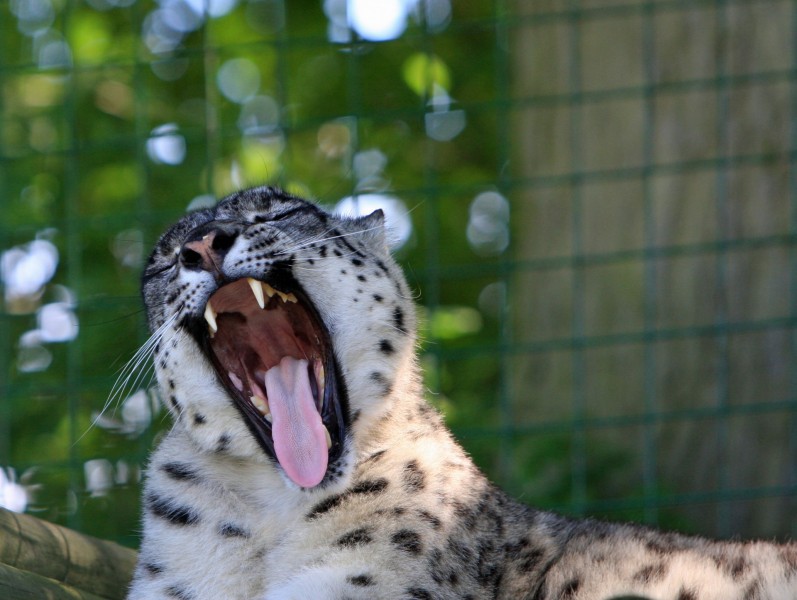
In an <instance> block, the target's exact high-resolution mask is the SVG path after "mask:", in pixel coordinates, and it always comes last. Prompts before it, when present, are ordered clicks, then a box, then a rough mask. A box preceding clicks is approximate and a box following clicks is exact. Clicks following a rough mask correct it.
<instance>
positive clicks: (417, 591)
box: [405, 587, 433, 600]
mask: <svg viewBox="0 0 797 600" xmlns="http://www.w3.org/2000/svg"><path fill="white" fill-rule="evenodd" d="M405 593H406V594H407V598H409V599H411V600H433V598H432V595H431V594H430V593H429V592H428V591H427V590H425V589H423V588H419V587H411V588H407V589H406V591H405Z"/></svg>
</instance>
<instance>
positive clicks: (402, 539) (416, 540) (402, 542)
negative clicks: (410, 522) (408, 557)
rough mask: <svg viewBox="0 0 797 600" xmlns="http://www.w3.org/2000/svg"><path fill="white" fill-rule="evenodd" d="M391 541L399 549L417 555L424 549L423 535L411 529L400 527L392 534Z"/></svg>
mask: <svg viewBox="0 0 797 600" xmlns="http://www.w3.org/2000/svg"><path fill="white" fill-rule="evenodd" d="M390 541H391V542H392V543H393V545H394V546H396V548H398V549H399V550H403V551H404V552H409V553H410V554H414V555H416V556H417V555H418V554H420V553H421V552H422V551H423V544H421V536H420V535H418V534H417V533H416V532H414V531H412V530H410V529H400V530H399V531H397V532H396V533H394V534H393V535H392V536H391V538H390Z"/></svg>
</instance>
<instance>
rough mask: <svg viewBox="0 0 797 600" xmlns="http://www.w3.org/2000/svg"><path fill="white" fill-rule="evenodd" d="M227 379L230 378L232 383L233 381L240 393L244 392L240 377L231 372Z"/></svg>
mask: <svg viewBox="0 0 797 600" xmlns="http://www.w3.org/2000/svg"><path fill="white" fill-rule="evenodd" d="M227 377H229V378H230V381H232V384H233V385H234V386H235V389H236V390H238V391H239V392H243V391H244V384H243V381H241V378H240V377H238V375H236V374H235V373H233V372H232V371H230V372H229V373H227Z"/></svg>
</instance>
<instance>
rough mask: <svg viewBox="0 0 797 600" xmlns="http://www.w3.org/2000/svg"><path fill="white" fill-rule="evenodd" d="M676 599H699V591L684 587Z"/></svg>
mask: <svg viewBox="0 0 797 600" xmlns="http://www.w3.org/2000/svg"><path fill="white" fill-rule="evenodd" d="M675 600H697V592H695V591H694V590H691V589H687V588H683V587H682V588H681V589H680V591H679V592H678V596H677V597H676V599H675Z"/></svg>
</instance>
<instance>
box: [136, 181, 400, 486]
mask: <svg viewBox="0 0 797 600" xmlns="http://www.w3.org/2000/svg"><path fill="white" fill-rule="evenodd" d="M142 287H143V296H144V302H145V305H146V309H147V315H148V319H149V325H150V328H151V330H152V332H153V340H154V341H155V344H154V348H155V350H154V358H155V369H156V373H157V378H158V383H159V386H160V388H161V391H162V393H163V396H164V399H165V400H166V401H167V402H166V403H167V405H168V407H169V409H170V411H171V412H172V414H173V415H174V417H175V420H176V426H177V427H182V428H184V429H185V431H186V432H187V433H188V435H190V436H191V438H192V440H193V441H194V442H195V443H196V445H197V446H198V447H199V448H200V449H201V451H205V452H217V453H223V454H226V455H231V456H236V457H239V458H247V459H255V460H261V461H268V462H270V463H271V464H273V465H274V467H275V468H276V469H277V470H278V471H279V472H281V473H282V474H283V476H284V479H285V481H286V482H287V485H295V486H298V487H300V488H305V489H310V488H315V487H316V486H324V485H326V484H328V483H330V482H332V481H335V480H336V479H338V478H340V477H341V476H342V475H344V474H345V472H346V471H347V470H348V468H349V465H350V464H351V457H352V454H353V452H354V447H355V446H356V444H357V438H358V436H362V435H365V434H366V432H367V431H368V429H369V427H370V426H371V425H372V424H373V423H374V422H375V421H376V420H378V419H379V418H380V417H381V416H382V415H384V414H385V412H386V411H387V410H388V409H389V407H390V405H391V403H392V402H393V397H394V396H395V393H394V392H395V386H396V383H397V380H398V379H400V378H401V377H402V373H403V372H404V371H411V370H412V369H411V368H410V365H411V363H412V362H413V360H414V359H413V345H414V323H415V317H414V312H413V307H412V303H411V302H410V300H409V293H408V289H407V284H406V281H405V279H404V277H403V275H402V273H401V271H400V270H399V268H398V267H397V266H396V264H395V262H394V261H393V259H392V258H391V256H390V254H389V251H388V249H387V245H386V243H385V233H384V227H383V216H382V213H381V211H376V212H375V213H373V214H371V215H369V216H366V217H362V218H343V217H339V216H333V215H331V214H329V213H327V212H325V211H323V210H322V209H321V208H319V207H318V206H316V205H315V204H312V203H310V202H307V201H305V200H302V199H300V198H296V197H294V196H291V195H289V194H286V193H284V192H282V191H280V190H277V189H274V188H269V187H259V188H253V189H249V190H245V191H242V192H239V193H236V194H232V195H230V196H228V197H226V198H224V199H223V200H221V201H220V202H219V203H218V204H217V205H216V206H215V207H213V208H209V209H205V210H200V211H197V212H194V213H191V214H188V215H187V216H185V217H183V218H182V219H181V220H180V221H178V222H177V223H176V224H175V225H174V226H172V227H171V228H170V229H169V230H168V231H167V232H166V233H165V234H163V236H162V237H161V238H160V240H159V241H158V243H157V245H156V247H155V250H154V251H153V253H152V255H151V257H150V259H149V262H148V264H147V267H146V269H145V272H144V275H143V278H142ZM291 482H292V483H291Z"/></svg>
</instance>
